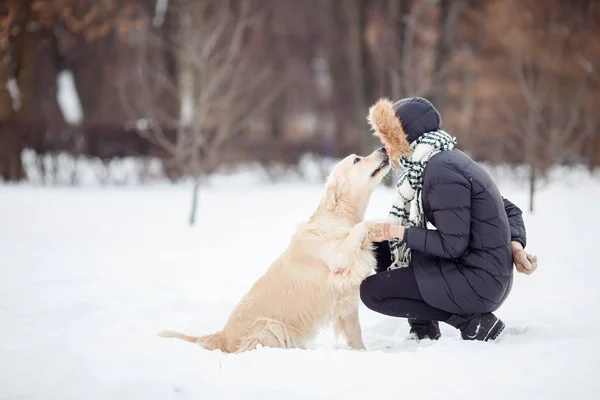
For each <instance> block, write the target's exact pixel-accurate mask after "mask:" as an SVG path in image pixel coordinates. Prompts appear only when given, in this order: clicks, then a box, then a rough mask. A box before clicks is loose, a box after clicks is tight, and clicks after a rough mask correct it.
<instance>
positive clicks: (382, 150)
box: [379, 147, 387, 153]
mask: <svg viewBox="0 0 600 400" xmlns="http://www.w3.org/2000/svg"><path fill="white" fill-rule="evenodd" d="M379 151H381V152H382V153H387V150H386V149H385V147H382V148H380V149H379Z"/></svg>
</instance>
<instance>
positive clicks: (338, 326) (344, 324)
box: [335, 296, 365, 350]
mask: <svg viewBox="0 0 600 400" xmlns="http://www.w3.org/2000/svg"><path fill="white" fill-rule="evenodd" d="M352 300H353V301H354V304H353V307H352V310H350V311H348V312H345V313H343V314H341V315H340V316H339V317H338V319H337V321H336V322H335V332H336V333H337V334H340V333H341V334H342V335H343V336H344V337H345V338H346V343H347V344H348V346H349V347H350V348H352V349H355V350H364V349H365V344H364V343H363V339H362V331H361V329H360V321H359V318H358V296H357V298H356V299H352Z"/></svg>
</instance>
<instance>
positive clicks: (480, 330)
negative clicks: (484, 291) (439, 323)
mask: <svg viewBox="0 0 600 400" xmlns="http://www.w3.org/2000/svg"><path fill="white" fill-rule="evenodd" d="M446 322H447V323H448V324H450V325H452V326H453V327H455V328H457V329H460V334H461V336H462V338H463V340H481V341H484V342H487V341H488V340H495V339H496V338H497V337H498V336H499V335H500V333H501V332H502V330H503V329H504V327H505V325H504V322H502V320H501V319H500V318H498V317H496V316H495V315H494V314H492V313H486V314H472V315H466V316H461V315H453V316H452V317H450V318H448V320H447V321H446Z"/></svg>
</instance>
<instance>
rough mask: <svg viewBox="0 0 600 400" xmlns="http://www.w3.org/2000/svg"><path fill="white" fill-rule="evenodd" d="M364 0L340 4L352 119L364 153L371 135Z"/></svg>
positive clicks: (370, 141) (369, 145) (369, 143)
mask: <svg viewBox="0 0 600 400" xmlns="http://www.w3.org/2000/svg"><path fill="white" fill-rule="evenodd" d="M363 2H364V0H352V1H350V2H348V3H347V4H346V2H344V5H343V6H342V7H343V8H344V9H345V10H346V18H347V22H348V53H349V57H348V60H349V63H350V77H351V79H352V83H353V88H354V91H353V97H354V117H355V118H354V119H355V121H356V126H357V128H358V129H359V131H360V132H361V133H362V135H364V136H363V138H364V139H363V149H362V152H363V153H366V152H367V150H368V149H369V148H370V147H372V146H371V145H372V143H373V142H372V140H371V138H370V136H371V135H369V134H368V132H369V126H368V124H367V121H366V115H367V112H368V103H367V98H366V93H367V92H366V88H365V82H366V79H365V76H366V66H365V63H364V61H365V49H364V41H363V35H364V25H365V18H364V17H365V15H364V7H363Z"/></svg>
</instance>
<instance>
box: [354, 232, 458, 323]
mask: <svg viewBox="0 0 600 400" xmlns="http://www.w3.org/2000/svg"><path fill="white" fill-rule="evenodd" d="M376 246H377V247H376V257H377V268H376V272H377V273H376V274H375V275H371V276H369V277H368V278H367V279H365V280H364V281H363V282H362V284H361V286H360V298H361V300H362V302H363V303H364V304H365V306H367V307H368V308H370V309H371V310H373V311H376V312H378V313H381V314H385V315H389V316H392V317H403V318H409V322H411V323H415V322H417V321H419V320H428V321H432V320H433V321H446V320H448V318H450V317H451V316H452V314H451V313H449V312H447V311H444V310H440V309H438V308H435V307H432V306H430V305H429V304H427V303H426V302H425V301H424V300H423V297H422V296H421V293H420V292H419V287H418V286H417V280H416V279H415V274H414V271H413V269H412V267H406V268H398V269H394V270H391V271H387V267H389V265H390V263H391V261H390V249H389V245H388V242H381V243H376Z"/></svg>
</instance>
